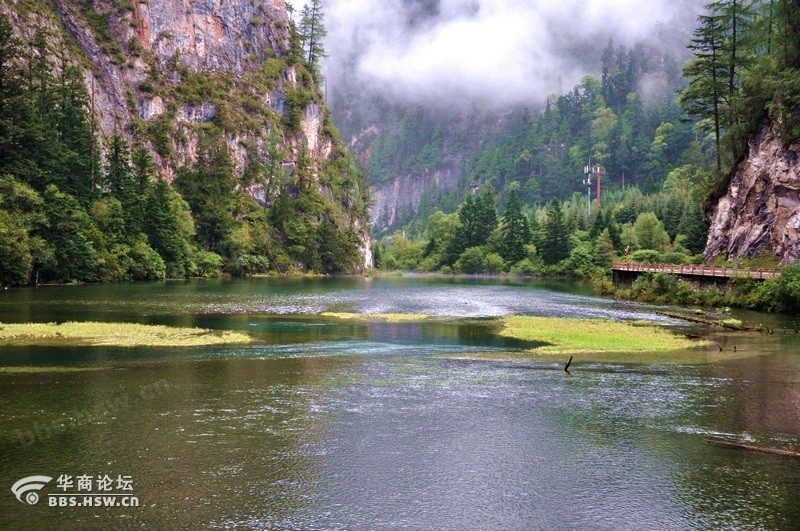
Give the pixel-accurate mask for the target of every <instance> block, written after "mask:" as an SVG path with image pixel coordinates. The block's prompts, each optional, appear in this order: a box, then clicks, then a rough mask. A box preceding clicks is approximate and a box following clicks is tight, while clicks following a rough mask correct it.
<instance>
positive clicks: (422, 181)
mask: <svg viewBox="0 0 800 531" xmlns="http://www.w3.org/2000/svg"><path fill="white" fill-rule="evenodd" d="M460 175H461V170H460V165H459V164H458V162H451V163H450V164H448V165H446V166H443V167H440V168H436V169H432V170H427V171H425V172H424V173H423V174H422V175H409V176H406V177H401V176H399V175H398V176H395V178H394V180H392V181H391V182H389V183H386V184H383V185H381V186H378V187H375V188H374V189H373V191H372V199H373V201H372V205H371V206H370V216H369V217H370V223H371V225H372V226H373V227H374V228H375V229H376V230H377V231H383V230H386V229H388V228H390V227H393V226H395V225H396V224H397V223H398V222H400V221H402V220H404V219H410V218H413V217H414V216H416V214H417V213H418V212H419V204H420V201H421V199H422V196H423V194H425V193H426V192H436V193H439V194H442V195H444V194H447V193H449V192H450V191H452V190H455V189H457V188H458V180H459V177H460Z"/></svg>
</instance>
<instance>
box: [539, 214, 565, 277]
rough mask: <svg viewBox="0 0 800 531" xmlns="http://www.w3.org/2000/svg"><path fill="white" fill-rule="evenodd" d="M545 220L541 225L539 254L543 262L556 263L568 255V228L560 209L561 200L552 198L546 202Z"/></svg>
mask: <svg viewBox="0 0 800 531" xmlns="http://www.w3.org/2000/svg"><path fill="white" fill-rule="evenodd" d="M546 213H547V221H546V222H545V223H544V226H543V227H542V237H541V242H540V244H539V254H540V255H541V257H542V260H544V263H545V264H548V265H551V264H557V263H558V262H560V261H561V260H564V259H565V258H567V257H569V251H570V249H569V229H568V228H567V222H566V220H565V219H564V213H563V212H562V210H561V201H559V200H558V198H553V199H552V200H551V201H550V202H549V203H548V204H547V209H546Z"/></svg>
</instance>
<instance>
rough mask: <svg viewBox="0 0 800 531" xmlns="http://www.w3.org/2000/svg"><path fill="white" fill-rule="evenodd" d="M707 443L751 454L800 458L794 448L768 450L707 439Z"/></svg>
mask: <svg viewBox="0 0 800 531" xmlns="http://www.w3.org/2000/svg"><path fill="white" fill-rule="evenodd" d="M706 442H708V443H711V444H718V445H720V446H727V447H729V448H738V449H740V450H749V451H751V452H761V453H765V454H775V455H785V456H788V457H800V452H798V451H797V449H796V448H795V447H794V446H790V447H789V448H788V449H783V448H767V447H765V446H755V445H752V444H744V443H737V442H733V441H724V440H722V439H706Z"/></svg>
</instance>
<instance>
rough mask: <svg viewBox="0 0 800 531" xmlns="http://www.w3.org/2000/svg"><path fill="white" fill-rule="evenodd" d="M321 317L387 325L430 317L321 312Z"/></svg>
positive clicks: (404, 314) (409, 314)
mask: <svg viewBox="0 0 800 531" xmlns="http://www.w3.org/2000/svg"><path fill="white" fill-rule="evenodd" d="M322 316H323V317H333V318H335V319H344V320H350V321H366V322H369V321H380V322H388V323H414V322H417V321H425V320H427V319H430V316H428V315H423V314H416V313H348V312H323V313H322Z"/></svg>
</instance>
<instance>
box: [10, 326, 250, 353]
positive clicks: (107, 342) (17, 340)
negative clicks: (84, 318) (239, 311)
mask: <svg viewBox="0 0 800 531" xmlns="http://www.w3.org/2000/svg"><path fill="white" fill-rule="evenodd" d="M250 340H251V339H250V337H249V336H248V335H246V334H242V333H237V332H223V331H215V330H208V329H205V328H179V327H171V326H161V325H143V324H135V323H99V322H84V323H76V322H67V323H62V324H56V323H23V324H8V323H0V346H28V345H53V346H117V347H145V346H147V347H196V346H206V345H222V344H228V343H248V342H249V341H250Z"/></svg>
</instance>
